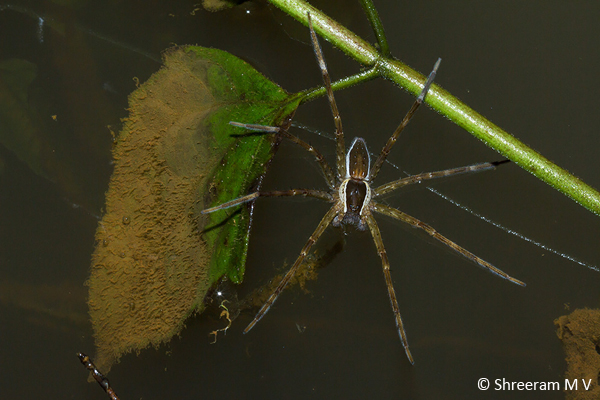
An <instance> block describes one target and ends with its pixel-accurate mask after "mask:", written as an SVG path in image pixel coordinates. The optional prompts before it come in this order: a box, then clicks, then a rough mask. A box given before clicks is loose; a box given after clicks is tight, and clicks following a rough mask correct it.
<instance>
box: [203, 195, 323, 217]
mask: <svg viewBox="0 0 600 400" xmlns="http://www.w3.org/2000/svg"><path fill="white" fill-rule="evenodd" d="M284 196H304V197H315V198H317V199H321V200H325V201H329V202H332V201H333V196H332V195H331V194H329V193H328V192H324V191H321V190H311V189H292V190H272V191H270V192H254V193H251V194H247V195H246V196H242V197H238V198H237V199H234V200H231V201H228V202H226V203H223V204H219V205H218V206H214V207H211V208H207V209H206V210H202V211H201V212H200V213H201V214H210V213H212V212H215V211H218V210H223V209H225V208H230V207H233V206H237V205H239V204H244V203H248V202H249V201H252V200H254V199H257V198H259V197H284Z"/></svg>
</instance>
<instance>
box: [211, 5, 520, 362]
mask: <svg viewBox="0 0 600 400" xmlns="http://www.w3.org/2000/svg"><path fill="white" fill-rule="evenodd" d="M308 26H309V29H310V35H311V39H312V43H313V48H314V51H315V55H316V58H317V62H318V64H319V67H320V69H321V73H322V77H323V82H324V85H325V89H326V92H327V97H328V99H329V105H330V107H331V112H332V115H333V119H334V123H335V141H336V169H335V174H334V173H333V170H332V169H331V167H330V166H329V164H327V162H326V161H325V158H324V157H323V155H322V154H321V153H320V152H319V151H318V150H317V149H315V148H314V147H313V146H311V145H310V144H308V143H307V142H305V141H303V140H301V139H300V138H298V137H296V136H294V135H292V134H290V133H289V132H288V131H287V128H280V127H273V126H264V125H253V124H244V123H240V122H230V124H232V125H234V126H238V127H242V128H245V129H250V130H257V131H263V132H270V133H276V134H279V135H282V136H283V137H285V138H287V139H289V140H290V141H292V142H294V143H296V144H298V145H299V146H301V147H303V148H304V149H305V150H307V151H308V152H310V153H311V154H312V155H313V156H314V157H315V159H316V161H317V162H318V163H319V165H320V167H321V171H322V173H323V176H324V178H325V181H326V182H327V185H328V186H329V189H330V190H329V191H321V190H312V189H293V190H285V191H259V192H255V193H251V194H249V195H246V196H243V197H240V198H238V199H235V200H231V201H229V202H226V203H224V204H221V205H218V206H215V207H212V208H209V209H206V210H204V211H202V212H203V213H210V212H213V211H216V210H220V209H224V208H228V207H233V206H236V205H239V204H243V203H246V202H249V201H253V200H255V199H257V198H258V197H275V196H276V197H283V196H304V197H314V198H318V199H321V200H325V201H327V202H330V203H333V204H332V206H331V208H330V209H329V211H328V212H327V213H326V214H325V216H324V217H323V219H322V220H321V222H320V223H319V225H318V226H317V228H316V229H315V231H314V232H313V234H312V235H311V236H310V238H309V239H308V240H307V242H306V244H305V245H304V247H303V248H302V250H301V251H300V255H299V256H298V258H297V259H296V261H295V262H294V264H293V265H292V267H291V268H290V270H289V271H288V272H287V273H286V275H285V276H284V277H283V279H282V280H281V282H280V283H279V286H278V287H277V288H276V289H275V291H274V292H273V293H272V294H271V296H270V297H269V299H268V300H267V301H266V302H265V304H264V305H263V306H262V308H261V309H260V310H259V311H258V313H257V314H256V316H255V317H254V319H253V320H252V322H250V324H249V325H248V326H247V327H246V329H245V330H244V333H247V332H249V331H250V330H251V329H252V328H253V327H254V325H256V323H257V322H258V321H260V319H261V318H262V317H263V316H264V315H265V314H266V313H267V312H268V311H269V309H270V308H271V306H272V305H273V303H274V302H275V300H276V299H277V298H278V297H279V295H280V294H281V292H282V291H283V289H284V288H285V287H286V285H287V284H288V283H289V281H290V280H291V279H292V278H293V277H294V275H295V273H296V271H297V270H298V267H299V266H300V265H301V264H302V262H303V261H304V259H305V258H306V256H307V254H308V252H309V251H310V249H311V247H312V246H313V244H314V243H315V242H316V241H317V240H318V239H319V238H320V236H321V235H322V234H323V232H324V231H325V229H326V228H327V227H328V226H329V225H333V226H341V225H352V226H354V227H356V228H357V229H358V230H362V231H364V230H367V229H368V230H369V231H370V233H371V236H372V237H373V241H374V242H375V247H376V248H377V253H378V255H379V257H380V258H381V263H382V269H383V275H384V278H385V283H386V287H387V291H388V296H389V299H390V304H391V306H392V311H393V312H394V319H395V322H396V328H397V330H398V335H399V337H400V341H401V343H402V346H403V347H404V351H405V353H406V356H407V357H408V360H409V361H410V362H411V364H412V363H414V360H413V357H412V354H411V352H410V350H409V347H408V340H407V338H406V332H405V330H404V324H403V322H402V318H401V316H400V308H399V306H398V301H397V299H396V292H395V290H394V285H393V282H392V277H391V274H390V263H389V260H388V256H387V253H386V250H385V247H384V245H383V239H382V238H381V233H380V232H379V227H378V225H377V222H376V220H375V217H374V216H373V214H375V213H377V214H381V215H384V216H387V217H390V218H393V219H396V220H400V221H402V222H405V223H407V224H409V225H411V226H413V227H415V228H419V229H422V230H423V231H425V232H426V233H427V234H429V235H430V236H431V237H433V238H434V239H436V240H438V241H440V242H441V243H443V244H445V245H446V246H448V247H449V248H451V249H452V250H454V251H456V252H458V253H459V254H461V255H462V256H464V257H465V258H467V259H469V260H471V261H472V262H474V263H475V264H477V265H479V266H480V267H482V268H483V269H485V270H487V271H489V272H491V273H493V274H496V275H498V276H499V277H501V278H503V279H506V280H508V281H510V282H512V283H514V284H517V285H519V286H525V283H523V282H522V281H520V280H518V279H515V278H513V277H511V276H510V275H508V274H507V273H505V272H503V271H501V270H500V269H498V268H496V267H494V266H493V265H492V264H490V263H488V262H487V261H485V260H483V259H482V258H480V257H478V256H476V255H475V254H473V253H471V252H470V251H468V250H466V249H464V248H463V247H461V246H459V245H458V244H456V243H454V242H453V241H451V240H450V239H448V238H446V237H445V236H443V235H442V234H440V233H439V232H437V231H436V230H435V229H434V228H432V227H431V226H429V225H427V224H425V223H423V222H421V221H420V220H418V219H417V218H414V217H412V216H410V215H408V214H406V213H404V212H402V211H400V210H397V209H395V208H392V207H389V206H387V205H385V204H382V203H379V202H377V201H376V199H377V198H378V197H380V196H382V195H384V194H387V193H390V192H392V191H394V190H396V189H399V188H401V187H404V186H407V185H411V184H415V183H419V182H422V181H424V180H429V179H434V178H442V177H447V176H452V175H457V174H464V173H471V172H479V171H486V170H491V169H494V168H495V166H496V165H497V164H498V163H481V164H475V165H469V166H466V167H459V168H451V169H447V170H443V171H435V172H427V173H422V174H418V175H412V176H408V177H405V178H401V179H398V180H395V181H392V182H389V183H386V184H383V185H381V186H377V187H372V184H373V181H374V180H375V178H376V177H377V174H378V172H379V170H380V168H381V166H382V164H383V163H384V161H385V159H386V158H387V156H388V154H389V152H390V150H391V148H392V146H393V145H394V143H395V142H396V140H397V139H398V137H399V136H400V133H401V132H402V131H403V130H404V128H405V127H406V125H407V124H408V122H409V121H410V119H411V118H412V117H413V115H414V113H415V111H416V110H417V109H418V108H419V106H420V105H421V104H422V103H423V101H424V99H425V97H426V96H427V93H428V91H429V88H430V86H431V84H432V82H433V79H434V77H435V74H436V72H437V69H438V67H439V64H440V61H441V60H440V59H438V61H437V62H436V64H435V66H434V67H433V71H432V72H431V73H430V74H429V77H428V78H427V79H426V80H425V81H424V84H423V89H422V91H421V93H420V94H419V96H418V97H417V99H416V101H415V102H414V103H413V105H412V107H411V108H410V110H409V111H408V112H407V113H406V115H405V116H404V118H403V119H402V122H401V123H400V125H399V126H398V128H396V130H395V131H394V133H393V134H392V136H391V137H390V138H389V139H388V141H387V143H386V144H385V146H384V147H383V149H382V150H381V153H379V156H378V157H377V158H376V159H375V162H374V163H373V164H372V165H371V159H370V156H369V152H368V149H367V144H366V142H365V140H364V139H362V138H355V139H354V141H353V142H352V144H351V146H350V148H349V150H348V152H346V151H345V143H344V131H343V129H342V120H341V117H340V114H339V111H338V109H337V105H336V102H335V99H334V96H333V90H332V88H331V80H330V78H329V73H328V72H327V66H326V64H325V60H324V58H323V54H322V52H321V48H320V46H319V42H318V40H317V36H316V34H315V31H314V30H313V27H312V22H311V18H310V15H308Z"/></svg>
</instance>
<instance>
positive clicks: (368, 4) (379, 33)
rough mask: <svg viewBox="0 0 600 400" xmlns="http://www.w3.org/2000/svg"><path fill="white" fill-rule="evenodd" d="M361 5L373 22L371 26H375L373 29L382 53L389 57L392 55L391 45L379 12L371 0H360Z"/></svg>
mask: <svg viewBox="0 0 600 400" xmlns="http://www.w3.org/2000/svg"><path fill="white" fill-rule="evenodd" d="M360 5H361V6H362V8H363V10H364V11H365V14H367V19H368V20H369V23H370V24H371V28H373V31H375V36H376V37H377V43H378V44H379V50H380V51H381V55H382V56H384V57H389V56H390V55H391V54H390V46H389V45H388V42H387V38H386V37H385V31H384V30H383V24H382V23H381V19H380V18H379V13H378V12H377V9H376V8H375V5H374V4H373V2H372V1H371V0H360Z"/></svg>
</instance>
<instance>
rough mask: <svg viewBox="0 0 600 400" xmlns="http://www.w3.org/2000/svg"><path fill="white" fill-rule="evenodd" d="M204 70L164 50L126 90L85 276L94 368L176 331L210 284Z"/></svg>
mask: <svg viewBox="0 0 600 400" xmlns="http://www.w3.org/2000/svg"><path fill="white" fill-rule="evenodd" d="M208 68H209V65H208V63H207V62H206V61H203V60H201V59H197V58H195V57H194V56H193V55H192V54H189V53H186V52H185V51H183V50H176V51H171V52H170V53H169V54H167V55H166V56H165V66H164V67H163V69H161V70H160V71H159V72H157V73H156V74H154V75H153V76H152V77H151V78H150V80H149V81H148V82H146V83H144V84H143V85H141V86H140V87H139V89H137V90H136V91H135V92H133V93H132V94H131V95H130V97H129V107H130V108H129V112H130V116H129V117H128V118H127V119H126V120H125V121H124V127H123V130H122V132H121V133H120V135H119V137H118V144H117V145H116V147H115V149H114V160H115V169H114V173H113V176H112V178H111V181H110V185H109V189H108V192H107V193H106V208H105V211H106V213H105V215H104V217H103V218H102V221H101V222H100V224H99V226H98V229H97V231H96V243H97V246H96V249H95V251H94V254H93V256H92V267H91V276H90V279H89V281H88V283H87V284H88V286H89V310H90V315H91V319H92V324H93V329H94V336H95V340H96V346H97V354H96V357H95V361H96V365H97V366H98V368H99V369H101V370H102V371H105V372H108V371H109V369H110V367H111V366H112V365H113V364H114V363H115V362H116V361H118V359H119V358H120V356H121V355H123V354H125V353H127V352H130V351H139V350H141V349H143V348H145V347H147V346H149V345H153V346H158V345H160V344H161V343H163V342H166V341H168V340H169V339H170V338H171V337H172V336H173V335H176V334H177V333H179V332H180V330H181V329H182V327H183V324H184V321H185V319H186V317H187V316H189V314H190V313H191V312H193V311H194V310H197V309H199V307H202V301H203V299H204V296H205V294H206V291H207V290H208V288H209V287H208V286H209V282H208V277H207V268H208V263H209V260H210V255H209V254H206V251H207V250H206V244H205V243H204V242H203V240H202V239H201V237H200V233H199V231H200V230H202V226H199V223H200V221H199V219H198V215H199V210H201V209H203V208H204V204H203V198H204V195H203V193H204V192H203V190H204V187H205V186H206V179H207V176H208V175H209V171H210V169H211V167H212V166H213V165H214V163H215V162H216V160H215V159H214V156H213V158H211V156H210V154H209V153H208V152H207V149H208V148H209V145H210V140H211V137H210V136H209V134H208V130H207V128H206V126H205V123H204V121H205V118H206V115H207V114H208V113H209V112H210V111H211V109H213V108H214V107H215V104H214V99H213V97H212V95H211V92H210V90H209V89H208V88H207V87H206V85H205V83H204V82H206V79H205V78H206V73H207V70H208Z"/></svg>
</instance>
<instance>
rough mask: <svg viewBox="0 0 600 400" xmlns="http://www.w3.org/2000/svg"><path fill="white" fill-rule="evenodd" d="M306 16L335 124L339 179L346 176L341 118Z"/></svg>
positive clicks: (317, 45) (325, 66) (310, 24)
mask: <svg viewBox="0 0 600 400" xmlns="http://www.w3.org/2000/svg"><path fill="white" fill-rule="evenodd" d="M307 16H308V28H309V29H310V38H311V40H312V44H313V48H314V50H315V56H316V57H317V62H318V63H319V68H320V69H321V75H323V83H324V84H325V90H326V91H327V98H328V99H329V106H330V107H331V114H332V115H333V121H334V122H335V143H336V161H337V172H338V176H339V177H344V176H346V150H345V145H344V131H343V130H342V117H341V116H340V112H339V111H338V108H337V104H336V102H335V98H334V97H333V89H331V78H330V77H329V72H327V64H325V58H324V57H323V52H322V51H321V46H319V40H318V39H317V34H316V33H315V30H314V29H313V25H312V19H311V17H310V13H307Z"/></svg>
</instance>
